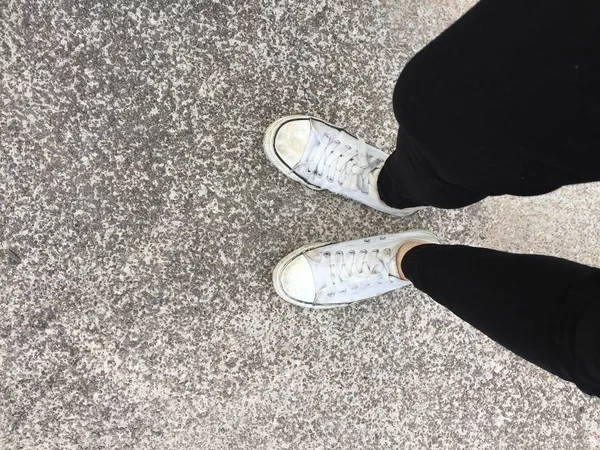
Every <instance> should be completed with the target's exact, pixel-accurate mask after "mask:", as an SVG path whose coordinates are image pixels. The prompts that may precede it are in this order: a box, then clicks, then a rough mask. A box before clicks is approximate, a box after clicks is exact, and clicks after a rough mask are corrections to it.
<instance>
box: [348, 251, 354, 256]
mask: <svg viewBox="0 0 600 450" xmlns="http://www.w3.org/2000/svg"><path fill="white" fill-rule="evenodd" d="M348 254H349V255H354V254H356V252H355V251H354V250H350V251H349V252H348Z"/></svg>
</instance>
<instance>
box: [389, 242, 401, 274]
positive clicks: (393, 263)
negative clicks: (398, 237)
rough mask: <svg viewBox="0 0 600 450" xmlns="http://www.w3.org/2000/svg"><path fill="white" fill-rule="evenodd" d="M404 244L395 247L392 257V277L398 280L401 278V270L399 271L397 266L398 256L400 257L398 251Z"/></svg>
mask: <svg viewBox="0 0 600 450" xmlns="http://www.w3.org/2000/svg"><path fill="white" fill-rule="evenodd" d="M402 244H403V242H400V243H399V244H398V245H396V246H395V247H392V255H393V258H392V260H391V261H390V267H389V269H390V275H392V276H394V277H396V278H400V270H399V269H398V264H397V261H398V260H397V259H396V256H397V255H398V250H400V247H402Z"/></svg>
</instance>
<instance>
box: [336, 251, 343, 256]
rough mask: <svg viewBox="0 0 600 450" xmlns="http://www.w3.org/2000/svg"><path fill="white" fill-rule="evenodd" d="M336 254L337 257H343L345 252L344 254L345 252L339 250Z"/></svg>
mask: <svg viewBox="0 0 600 450" xmlns="http://www.w3.org/2000/svg"><path fill="white" fill-rule="evenodd" d="M335 254H336V255H343V254H344V252H343V251H341V250H338V251H337V252H335Z"/></svg>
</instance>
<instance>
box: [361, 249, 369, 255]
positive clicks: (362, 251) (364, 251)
mask: <svg viewBox="0 0 600 450" xmlns="http://www.w3.org/2000/svg"><path fill="white" fill-rule="evenodd" d="M360 252H361V253H364V254H365V255H366V254H367V253H369V252H368V251H366V250H365V249H362V250H361V251H360Z"/></svg>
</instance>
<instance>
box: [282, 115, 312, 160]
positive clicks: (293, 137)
mask: <svg viewBox="0 0 600 450" xmlns="http://www.w3.org/2000/svg"><path fill="white" fill-rule="evenodd" d="M310 133H311V124H310V119H296V120H291V121H289V122H286V123H284V124H283V125H282V126H281V127H280V128H279V130H278V131H277V135H276V137H275V150H276V152H277V155H278V156H279V157H280V158H281V159H282V160H283V162H285V164H286V165H287V166H288V167H290V168H294V166H296V165H297V164H298V163H299V162H300V160H301V159H302V155H303V154H304V150H305V149H306V145H307V144H308V141H309V139H310Z"/></svg>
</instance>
